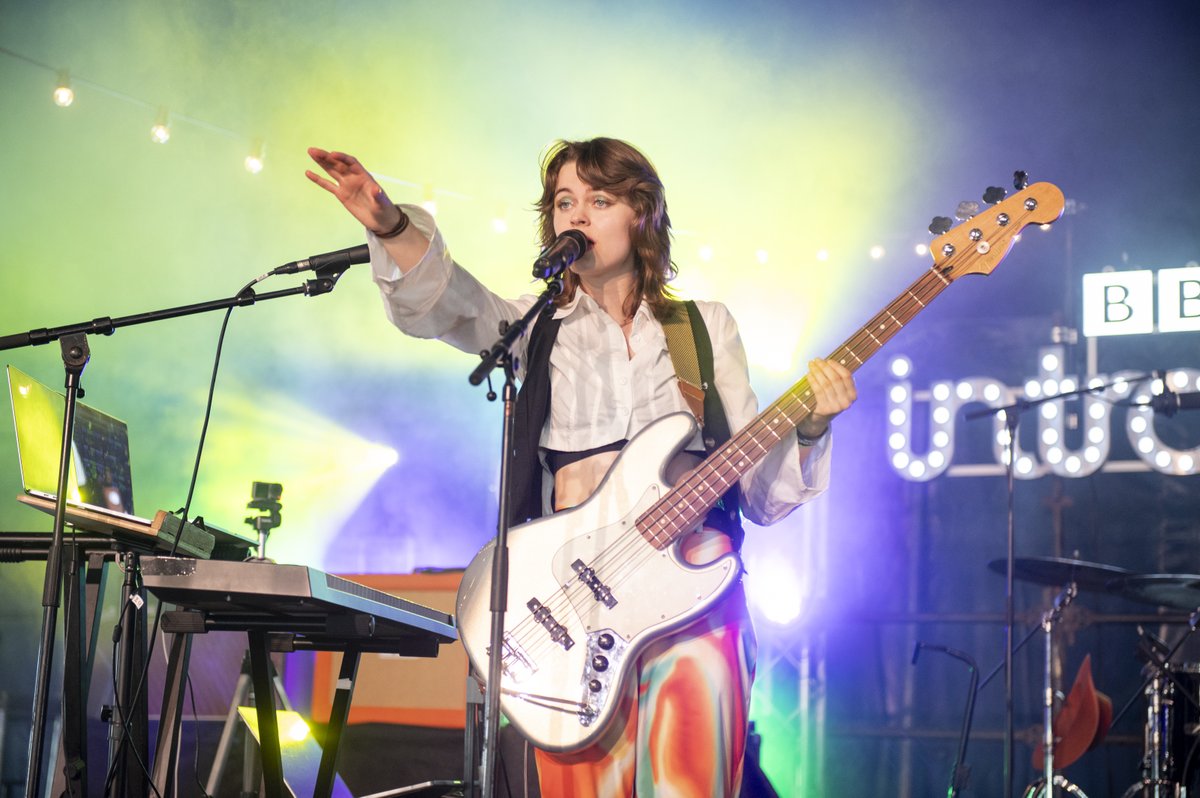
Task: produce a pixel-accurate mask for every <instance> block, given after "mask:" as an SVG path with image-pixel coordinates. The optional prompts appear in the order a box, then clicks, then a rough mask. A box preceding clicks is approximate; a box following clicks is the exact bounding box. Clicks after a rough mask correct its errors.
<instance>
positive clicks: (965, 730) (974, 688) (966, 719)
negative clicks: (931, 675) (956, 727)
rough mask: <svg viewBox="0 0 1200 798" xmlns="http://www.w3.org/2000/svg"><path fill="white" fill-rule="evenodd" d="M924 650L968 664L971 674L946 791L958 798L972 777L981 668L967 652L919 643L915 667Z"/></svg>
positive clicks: (914, 654)
mask: <svg viewBox="0 0 1200 798" xmlns="http://www.w3.org/2000/svg"><path fill="white" fill-rule="evenodd" d="M923 648H928V649H931V650H933V651H940V652H942V653H943V654H946V655H948V656H951V657H954V658H955V659H957V660H961V661H962V662H964V663H966V666H967V669H968V670H969V671H970V672H971V681H970V683H969V684H968V686H967V706H966V709H965V710H964V711H963V720H962V731H961V732H960V733H959V736H958V750H957V751H956V752H955V755H954V765H953V766H952V767H951V768H950V786H949V787H948V788H947V790H946V798H956V796H957V795H958V793H959V791H961V790H963V789H966V786H967V781H968V780H969V779H970V777H971V766H970V765H968V764H967V762H966V759H967V741H968V740H969V739H970V737H971V719H972V718H973V717H974V715H975V696H976V695H977V694H978V692H979V666H978V665H976V664H975V659H974V658H973V657H972V656H971V655H970V654H968V653H966V652H965V651H959V650H958V649H956V648H949V647H948V646H939V645H933V644H932V643H917V646H916V648H914V649H913V656H912V663H913V665H916V664H917V657H919V656H920V654H921V649H923Z"/></svg>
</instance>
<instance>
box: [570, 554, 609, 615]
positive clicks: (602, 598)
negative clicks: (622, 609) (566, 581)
mask: <svg viewBox="0 0 1200 798" xmlns="http://www.w3.org/2000/svg"><path fill="white" fill-rule="evenodd" d="M571 568H572V570H574V571H575V573H576V574H578V575H579V581H580V582H583V583H584V584H585V585H587V586H588V588H589V589H590V590H591V591H592V595H593V596H595V597H596V601H599V602H600V603H601V604H603V605H604V606H605V607H608V608H609V609H610V610H611V609H612V608H613V607H615V606H617V599H616V598H615V597H614V596H613V594H612V590H611V589H609V587H608V585H606V584H604V583H603V582H601V581H600V577H598V576H596V569H595V568H589V567H587V566H586V565H584V564H583V560H576V561H575V562H573V563H571Z"/></svg>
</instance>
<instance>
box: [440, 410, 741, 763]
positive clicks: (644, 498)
mask: <svg viewBox="0 0 1200 798" xmlns="http://www.w3.org/2000/svg"><path fill="white" fill-rule="evenodd" d="M694 425H695V422H694V421H693V419H692V417H691V416H690V415H689V414H687V413H676V414H673V415H670V416H667V417H665V418H662V419H660V420H659V421H657V422H655V423H654V424H652V425H650V426H649V427H647V428H646V429H645V430H643V431H642V432H641V433H640V434H638V435H637V436H636V437H634V438H633V440H631V441H630V442H629V444H628V445H627V446H626V447H625V449H624V450H623V451H622V452H621V455H620V456H619V457H618V458H617V460H616V462H614V463H613V466H612V469H611V470H610V471H609V473H608V475H607V476H606V477H605V479H604V482H603V483H602V484H601V485H600V487H599V488H598V489H597V490H596V492H595V494H593V495H592V497H591V498H589V499H588V500H587V501H586V502H585V503H584V504H581V505H580V506H578V507H575V508H573V509H571V510H567V511H564V512H560V513H557V514H555V515H552V516H549V517H546V518H542V519H539V520H537V521H533V522H530V523H528V524H523V525H521V526H519V527H515V528H513V529H512V530H510V531H509V538H508V545H509V576H508V585H509V590H508V606H507V611H506V615H505V633H506V634H505V640H506V651H507V652H508V656H507V657H506V660H505V665H506V669H505V673H504V675H503V676H502V678H501V683H502V686H503V693H502V694H501V697H500V703H501V707H502V709H503V711H504V714H505V715H506V716H507V717H508V719H509V721H510V722H512V723H513V725H515V726H516V727H517V729H518V730H519V731H520V732H521V733H522V734H523V735H524V736H525V737H526V738H528V739H529V740H530V741H532V742H533V743H534V744H535V745H537V746H538V747H539V748H543V749H546V750H550V751H572V750H577V749H579V748H582V747H584V746H587V745H589V744H590V743H592V742H594V741H595V740H596V739H597V738H598V737H599V736H600V735H601V734H602V733H603V732H604V730H605V728H606V726H607V725H608V722H609V721H610V720H611V719H612V717H613V715H614V711H615V709H616V706H615V705H616V703H617V699H619V697H620V696H621V694H622V688H623V686H624V684H625V680H626V679H627V678H628V674H629V668H630V667H631V666H632V665H633V663H634V662H635V661H636V659H637V654H638V652H639V651H640V650H641V649H642V648H644V647H645V645H646V644H647V643H648V642H649V641H651V640H652V639H654V638H656V637H658V636H660V635H661V634H663V633H665V632H668V631H671V630H674V629H678V628H680V627H682V626H685V625H687V624H688V623H689V622H691V621H692V620H694V619H695V618H697V617H698V616H700V615H702V614H703V613H704V612H705V611H706V610H707V609H708V608H709V607H711V606H712V605H713V603H715V602H716V601H717V600H718V599H720V598H721V596H723V595H724V594H725V592H726V591H727V590H728V589H729V588H730V587H731V586H732V585H733V584H734V583H735V581H736V580H737V578H738V576H739V575H740V573H741V566H740V563H739V561H738V558H737V557H736V555H732V554H730V555H726V556H724V557H721V558H720V559H718V560H716V561H715V562H713V563H711V564H709V565H706V566H703V567H697V566H693V565H690V564H688V563H687V562H685V561H684V560H683V559H682V558H681V557H680V555H679V551H678V548H679V547H678V545H672V546H668V547H667V548H666V549H664V550H662V551H660V550H658V549H656V548H655V547H654V546H652V545H651V544H650V543H649V542H647V541H646V540H645V539H644V538H643V537H642V535H641V533H640V532H639V531H638V530H637V529H636V528H635V527H634V522H635V521H636V520H637V518H638V516H639V515H641V514H642V513H643V512H644V511H645V510H646V509H647V508H648V507H650V506H651V505H652V504H653V503H654V502H656V501H657V500H658V499H659V498H661V497H662V496H663V495H664V494H666V493H667V492H668V491H669V489H670V488H669V486H668V485H666V484H665V483H664V482H663V476H662V475H663V473H664V470H665V468H666V466H667V463H669V462H670V459H671V458H672V457H673V456H674V455H675V453H676V452H678V451H679V449H680V448H681V447H682V446H683V444H684V443H685V442H686V441H687V440H689V439H690V438H691V436H692V433H693V430H694ZM493 550H494V546H493V544H488V545H487V546H486V547H484V548H483V549H482V550H481V551H480V552H479V553H478V554H477V555H476V556H475V559H474V560H472V561H471V564H470V566H468V568H467V570H466V573H465V574H464V575H463V581H462V585H461V587H460V588H459V592H458V606H457V614H456V617H457V623H458V628H459V634H460V636H461V638H462V641H463V645H464V646H465V647H466V649H467V654H468V656H469V657H470V659H471V662H472V664H473V665H474V666H475V669H476V670H477V671H478V672H479V673H480V674H485V675H486V674H487V672H488V657H487V652H488V648H489V645H490V638H491V609H490V595H491V576H492V574H491V570H492V554H493ZM574 563H579V565H580V566H581V567H591V568H593V569H594V570H595V584H596V587H597V592H594V591H593V590H592V589H591V588H589V587H588V585H587V584H586V579H585V576H586V575H581V573H580V572H579V571H577V570H576V569H575V568H573V564H574ZM605 589H607V590H608V591H609V592H610V593H611V598H609V593H605V592H604V590H605ZM606 599H607V601H606ZM531 600H536V601H537V602H540V604H541V606H543V607H545V608H546V610H547V615H548V617H547V619H546V620H545V622H541V621H540V620H539V619H538V618H537V617H535V612H534V611H533V610H531V609H530V607H529V602H530V601H531ZM609 604H611V605H612V606H611V607H610V606H608V605H609ZM535 607H536V605H535ZM556 624H557V626H555V625H556ZM559 627H561V629H560V628H559ZM556 633H557V635H558V637H559V638H560V639H559V641H558V642H556V641H555V639H554V637H555V635H556ZM564 635H565V636H564ZM567 638H569V639H570V642H571V646H570V648H567V647H566V639H567ZM610 641H611V644H610ZM595 657H603V658H604V660H605V662H602V663H600V664H601V665H604V666H605V667H603V669H597V668H596V667H593V664H592V663H593V658H595Z"/></svg>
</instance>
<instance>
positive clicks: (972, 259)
mask: <svg viewBox="0 0 1200 798" xmlns="http://www.w3.org/2000/svg"><path fill="white" fill-rule="evenodd" d="M1064 207H1065V198H1064V197H1063V193H1062V191H1061V190H1060V189H1059V188H1058V187H1057V186H1055V185H1053V184H1051V183H1036V184H1034V185H1032V186H1029V187H1028V188H1026V189H1025V190H1023V191H1021V192H1020V193H1019V194H1016V195H1013V196H1012V197H1009V198H1008V199H1006V200H1004V201H1003V202H1001V203H999V204H997V205H994V206H993V207H992V208H990V209H989V210H987V211H986V212H984V213H983V214H981V215H979V216H976V217H974V218H972V219H971V220H970V223H969V224H965V223H964V224H962V225H960V226H959V227H957V228H955V229H954V230H952V231H950V232H948V233H946V234H944V235H942V236H940V237H939V238H938V239H936V240H935V241H934V247H935V248H936V250H935V251H936V252H938V253H939V254H940V255H942V256H943V259H941V260H939V259H938V258H937V257H935V261H934V264H933V265H932V266H930V268H929V270H928V271H926V272H924V273H923V274H922V275H921V276H920V277H919V278H917V280H916V281H915V282H914V283H913V284H912V285H910V286H909V287H908V288H907V289H906V290H905V291H904V292H902V293H901V294H900V295H899V296H898V297H896V298H895V299H894V300H892V302H891V303H890V304H888V305H887V307H885V308H884V309H883V310H882V311H880V312H879V313H877V314H876V315H875V317H874V318H872V319H871V320H870V321H869V322H867V323H866V324H865V325H863V326H862V327H861V328H859V330H858V332H856V333H854V335H852V336H850V338H848V339H847V340H846V341H845V343H843V344H842V345H841V346H839V347H838V348H837V349H835V350H834V351H833V353H832V354H831V355H830V356H829V357H828V358H827V359H828V360H832V361H835V362H837V363H840V364H842V365H843V366H845V367H846V368H847V369H849V370H850V371H851V372H853V371H856V370H858V367H859V366H861V365H863V364H864V363H866V362H867V360H869V359H870V358H871V357H872V356H873V355H874V354H875V353H876V352H878V351H879V350H880V349H881V348H882V347H883V345H884V344H885V343H887V342H888V341H889V340H891V339H892V337H894V336H895V335H896V333H898V332H900V330H901V329H902V328H903V327H904V326H905V325H906V324H908V323H909V322H910V321H912V320H913V318H914V317H916V315H917V314H918V313H920V312H921V311H922V310H924V309H925V307H926V306H927V305H928V304H929V303H930V302H932V301H933V300H934V299H935V298H936V297H937V296H938V295H939V294H940V293H941V292H942V291H943V290H944V289H945V288H946V286H948V285H950V283H951V282H953V281H954V280H955V279H957V277H959V276H961V275H962V274H989V273H991V270H992V269H993V268H995V266H996V264H997V263H999V261H1000V260H1001V259H1003V258H1004V256H1005V254H1007V252H1008V250H1009V249H1010V248H1011V246H1012V244H1013V242H1014V241H1015V240H1016V235H1017V233H1019V232H1020V231H1021V230H1022V229H1024V227H1025V226H1026V225H1029V224H1048V223H1050V222H1053V221H1054V220H1055V219H1057V218H1058V217H1059V216H1061V215H1062V212H1063V209H1064ZM815 405H816V400H815V398H814V396H813V392H812V389H811V388H810V387H809V384H808V377H807V375H806V376H804V377H803V378H801V379H800V381H799V382H797V383H796V384H795V385H793V386H792V387H791V388H790V389H788V391H787V392H785V393H784V394H783V396H781V397H779V399H777V400H775V402H773V403H772V404H771V405H770V406H769V407H767V409H766V410H764V411H762V412H761V413H759V414H758V416H756V417H755V418H754V420H753V421H751V422H750V423H749V424H747V425H746V427H745V428H744V429H742V430H741V431H740V432H738V433H737V434H736V435H734V436H733V437H732V438H730V439H729V441H727V442H726V443H725V444H724V445H722V446H721V447H720V448H718V449H717V450H716V451H715V452H713V453H712V454H710V455H709V456H708V458H706V459H705V460H704V462H703V463H701V464H700V465H699V466H698V467H697V468H696V469H695V470H694V471H693V472H691V473H690V474H689V475H688V476H687V477H686V478H685V479H684V480H683V481H681V482H680V483H679V484H678V485H676V486H675V487H674V488H672V489H671V490H670V491H669V492H668V493H666V494H665V495H664V496H663V497H662V498H661V499H659V500H658V501H657V502H656V503H655V504H654V505H653V506H652V507H650V509H648V510H646V512H644V513H642V515H641V516H640V517H639V518H638V520H637V528H638V531H639V532H641V534H642V537H643V538H645V539H646V541H647V542H649V543H650V544H651V545H653V546H655V547H656V548H658V549H664V548H666V547H667V546H669V545H670V544H671V543H673V542H674V541H675V540H676V539H677V538H678V537H680V536H681V535H683V534H684V533H685V532H688V531H690V530H692V529H694V528H695V527H696V525H697V524H698V523H700V521H701V520H702V519H703V518H704V516H705V515H706V514H707V513H708V511H709V510H710V509H712V507H713V506H714V505H715V504H716V503H717V501H718V500H719V499H720V498H721V496H723V495H725V493H726V492H727V491H728V490H729V489H730V488H732V487H733V486H734V485H735V484H736V483H737V481H738V480H739V479H740V478H741V477H742V475H743V474H745V473H746V472H747V471H748V470H749V469H750V468H752V467H753V466H754V465H755V464H756V463H758V462H759V461H760V460H762V459H763V457H765V456H766V454H767V452H769V451H770V450H771V448H772V447H773V446H775V444H777V443H779V442H780V441H781V440H783V439H784V437H785V436H787V435H792V434H794V433H795V430H796V427H797V426H799V425H800V424H801V423H802V422H803V421H804V419H805V418H807V417H808V416H809V415H810V414H811V413H812V412H813V410H814V409H815Z"/></svg>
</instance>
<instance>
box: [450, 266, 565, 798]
mask: <svg viewBox="0 0 1200 798" xmlns="http://www.w3.org/2000/svg"><path fill="white" fill-rule="evenodd" d="M562 290H563V283H562V276H561V270H560V274H558V275H555V276H552V277H551V278H550V280H549V281H548V282H547V284H546V289H545V290H544V291H542V293H541V294H539V295H538V298H537V300H536V301H535V302H534V303H533V306H532V307H530V308H529V310H528V311H527V312H526V313H525V315H524V316H522V317H521V318H520V319H517V320H516V321H514V322H511V323H508V324H506V325H503V329H502V330H501V333H502V334H501V336H500V340H498V341H496V343H495V344H493V345H492V348H491V349H490V350H487V351H485V352H481V353H480V355H479V356H480V359H481V362H480V363H479V365H478V366H476V367H475V369H474V371H472V372H471V375H470V377H468V378H467V379H468V381H469V382H470V383H471V384H472V385H478V384H479V383H481V382H483V380H484V378H485V377H487V376H488V374H489V373H491V371H492V369H494V368H496V366H498V365H499V366H501V367H502V368H503V369H504V387H503V389H502V395H503V397H504V399H503V404H504V420H503V426H502V428H501V435H500V452H501V455H500V510H499V516H500V517H499V520H498V521H497V523H496V545H495V548H494V549H493V551H492V595H491V611H492V628H491V648H490V649H489V650H488V675H487V690H486V693H487V695H486V697H485V705H484V731H483V764H482V767H481V772H480V779H481V781H482V783H483V798H493V796H495V795H496V754H497V750H498V748H499V743H500V739H499V738H500V691H501V689H502V688H501V686H500V680H501V666H502V664H503V660H504V648H503V646H504V613H505V611H506V610H507V604H508V486H509V466H510V465H511V461H512V454H513V451H512V436H513V422H514V415H515V411H516V406H517V392H516V387H515V380H516V376H515V374H516V368H515V363H514V360H513V356H512V347H513V345H514V344H516V342H517V341H518V340H519V339H520V338H521V336H523V335H524V334H525V330H526V329H528V328H529V325H530V324H531V323H532V322H533V321H534V320H535V319H536V318H537V317H538V316H540V315H541V314H542V313H543V312H544V311H545V310H546V309H547V308H549V307H550V303H551V302H553V301H554V299H555V297H557V296H558V295H559V294H561V293H562ZM490 398H493V399H494V398H495V395H494V394H493V395H492V396H491V397H490ZM465 775H466V776H467V778H466V781H467V783H468V784H470V783H472V782H473V779H472V778H471V774H469V773H468V774H465Z"/></svg>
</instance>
